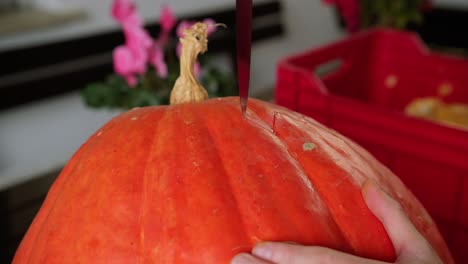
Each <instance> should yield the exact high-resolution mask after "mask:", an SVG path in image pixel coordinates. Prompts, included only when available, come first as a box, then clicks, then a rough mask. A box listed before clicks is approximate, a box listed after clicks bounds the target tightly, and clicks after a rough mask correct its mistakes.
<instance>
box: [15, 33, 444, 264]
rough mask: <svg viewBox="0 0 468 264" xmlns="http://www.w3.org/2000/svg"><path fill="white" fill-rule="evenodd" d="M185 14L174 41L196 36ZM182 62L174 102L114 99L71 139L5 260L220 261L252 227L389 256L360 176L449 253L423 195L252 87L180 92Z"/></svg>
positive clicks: (263, 233)
mask: <svg viewBox="0 0 468 264" xmlns="http://www.w3.org/2000/svg"><path fill="white" fill-rule="evenodd" d="M198 27H199V28H198V29H196V26H194V27H192V28H191V29H188V30H187V32H186V36H185V39H188V40H186V43H185V45H188V44H187V43H188V42H190V41H193V42H196V43H198V44H199V41H203V39H201V40H199V39H200V37H199V36H198V35H197V34H198V33H200V30H201V33H203V32H204V31H203V30H206V27H203V26H200V25H198ZM200 28H201V29H200ZM197 32H198V33H197ZM201 35H202V36H205V37H206V34H201ZM189 40H190V41H189ZM200 47H203V45H202V46H200ZM184 49H186V47H185V46H184ZM195 50H196V51H194V53H197V54H198V53H199V51H200V50H202V49H201V48H197V49H195ZM183 54H184V53H183ZM189 55H190V56H192V55H193V54H192V53H191V54H189ZM192 57H196V56H192ZM182 60H183V59H182ZM189 61H190V60H189ZM190 63H193V61H190ZM192 65H193V64H192ZM191 74H193V72H192V68H190V67H186V70H182V69H181V77H180V79H179V80H178V82H177V83H178V85H180V87H184V86H185V87H186V89H188V90H189V91H187V90H184V88H180V87H179V88H177V89H176V87H175V88H174V93H175V95H174V96H175V97H176V98H179V99H181V100H176V99H174V101H176V102H174V103H175V105H171V106H153V107H144V108H138V109H133V110H130V111H128V112H126V113H123V114H121V115H119V116H118V117H116V118H114V119H113V120H111V121H110V122H109V123H107V124H106V125H105V126H104V127H102V128H101V129H99V130H98V131H97V132H96V133H95V134H94V135H92V136H91V137H90V138H89V139H88V140H87V141H86V142H85V143H84V144H83V145H82V146H81V148H80V149H79V150H78V151H77V152H76V153H75V154H74V156H73V157H72V158H71V159H70V161H69V162H68V164H67V165H66V166H65V168H64V169H63V171H62V172H61V174H60V175H59V177H58V178H57V180H56V181H55V183H54V184H53V186H52V187H51V189H50V191H49V193H48V195H47V198H46V200H45V202H44V204H43V206H42V208H41V209H40V211H39V212H38V214H37V216H36V218H35V219H34V221H33V223H32V224H31V226H30V228H29V230H28V231H27V233H26V235H25V237H24V239H23V241H22V242H21V245H20V247H19V248H18V250H17V252H16V255H15V258H14V261H13V263H16V264H20V263H49V264H53V263H205V264H210V263H229V261H230V259H231V258H232V257H233V256H234V255H235V254H237V253H240V252H247V251H249V250H251V249H252V247H253V246H254V245H255V244H256V243H258V242H260V241H264V240H269V241H271V240H273V241H296V242H298V243H301V244H307V245H321V246H326V247H330V248H334V249H338V250H341V251H345V252H349V253H352V254H355V255H359V256H364V257H369V258H373V259H379V260H385V261H394V260H395V257H396V256H395V251H394V248H393V246H392V243H391V241H390V239H389V237H388V235H387V233H386V231H385V229H384V227H383V225H382V224H381V223H380V221H379V220H378V219H377V218H376V217H375V216H374V215H373V214H372V213H371V212H370V210H369V209H368V208H367V206H366V204H365V202H364V200H363V198H362V196H361V186H362V185H363V183H364V182H365V181H366V180H368V179H373V180H374V181H376V182H377V184H378V185H379V186H380V187H381V188H382V189H384V190H385V191H386V192H387V193H389V194H390V195H391V196H392V197H393V198H395V199H396V200H397V201H398V202H399V203H400V204H401V206H402V208H403V209H404V210H405V212H406V213H407V214H408V216H409V217H410V219H411V220H412V222H413V223H414V225H415V226H416V228H417V229H418V230H419V231H420V232H421V233H422V234H423V236H424V237H426V239H427V240H428V241H429V243H430V244H431V245H432V246H433V248H434V249H435V250H436V252H437V253H438V254H439V256H440V257H441V259H442V260H444V261H445V263H453V260H452V258H451V256H450V253H449V251H448V249H447V246H446V245H445V242H444V241H443V239H442V238H441V235H440V234H439V231H438V230H437V227H436V225H435V224H434V222H433V220H432V219H431V217H430V216H429V215H428V214H427V212H426V211H425V209H424V208H423V206H422V205H421V204H420V203H419V202H418V200H417V199H416V198H415V197H414V196H413V194H412V193H411V192H410V191H409V190H408V189H407V188H406V187H405V186H404V185H403V184H402V182H401V181H400V180H399V179H398V178H397V177H396V176H395V175H394V174H393V173H392V172H391V171H390V170H389V169H387V168H386V167H384V166H383V165H382V164H381V163H379V162H378V161H377V160H376V159H375V158H373V157H372V156H371V155H370V154H369V153H368V152H367V151H365V150H364V149H363V148H361V147H360V146H358V145H357V144H356V143H354V142H352V141H351V140H349V139H347V138H345V137H344V136H342V135H340V134H338V133H337V132H335V131H333V130H330V129H328V128H326V127H324V126H323V125H321V124H319V123H318V122H316V121H314V120H312V119H310V118H308V117H305V116H303V115H300V114H298V113H295V112H293V111H291V110H288V109H285V108H282V107H279V106H276V105H273V104H270V103H266V102H263V101H259V100H254V99H251V100H250V103H249V108H248V110H247V112H246V113H245V115H242V113H241V111H240V107H239V98H238V97H229V98H222V99H209V100H204V101H200V102H198V101H199V100H198V99H197V100H192V101H191V99H186V98H189V97H190V96H191V94H195V95H196V96H193V97H194V98H200V97H203V96H204V95H203V94H200V93H198V94H197V91H199V90H197V89H200V86H199V85H198V84H196V85H195V84H193V83H191V84H190V82H191V81H194V80H195V79H196V78H192V77H193V75H191ZM195 81H196V80H195ZM187 87H192V88H187ZM190 89H191V90H190ZM177 94H179V95H180V96H177ZM178 101H182V103H181V104H179V103H178ZM193 101H196V102H193Z"/></svg>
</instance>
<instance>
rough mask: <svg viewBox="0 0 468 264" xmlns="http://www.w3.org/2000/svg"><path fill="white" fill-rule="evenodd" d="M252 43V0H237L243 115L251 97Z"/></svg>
mask: <svg viewBox="0 0 468 264" xmlns="http://www.w3.org/2000/svg"><path fill="white" fill-rule="evenodd" d="M251 43H252V0H236V51H237V85H238V89H239V97H240V105H241V111H242V114H243V115H245V112H246V110H247V101H248V98H249V83H250V53H251V48H252V45H251Z"/></svg>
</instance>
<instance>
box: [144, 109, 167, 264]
mask: <svg viewBox="0 0 468 264" xmlns="http://www.w3.org/2000/svg"><path fill="white" fill-rule="evenodd" d="M159 109H160V110H159V111H162V115H161V116H158V120H157V121H156V122H153V120H152V119H153V118H150V120H148V121H147V122H152V123H153V124H154V125H153V126H155V127H154V128H153V133H154V136H153V137H152V139H151V142H150V143H148V146H149V148H150V150H149V153H148V156H147V158H146V160H145V165H144V169H143V191H142V194H141V202H140V213H139V215H138V226H139V243H140V246H141V247H140V248H141V250H143V251H145V250H146V248H145V244H146V243H145V242H146V241H145V228H144V224H143V216H144V213H145V212H146V211H147V210H145V208H146V206H147V200H148V199H147V196H148V193H150V192H148V187H151V186H152V183H153V181H152V179H153V177H149V175H148V174H149V173H148V165H150V161H151V158H152V157H153V152H154V149H155V148H154V145H155V142H157V140H156V139H157V138H158V136H159V135H158V133H157V131H158V129H159V127H160V123H161V120H164V117H165V115H167V112H168V110H167V109H168V108H159ZM142 255H143V254H142V252H137V256H138V257H137V263H143V262H144V260H143V259H142Z"/></svg>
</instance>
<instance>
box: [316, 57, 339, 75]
mask: <svg viewBox="0 0 468 264" xmlns="http://www.w3.org/2000/svg"><path fill="white" fill-rule="evenodd" d="M342 66H343V60H342V59H339V58H337V59H334V60H331V61H327V62H325V63H322V64H320V65H318V66H317V67H316V68H315V70H314V73H315V75H316V76H318V77H319V78H320V79H324V78H325V77H327V76H330V75H332V74H334V73H336V72H338V70H340V69H341V68H342Z"/></svg>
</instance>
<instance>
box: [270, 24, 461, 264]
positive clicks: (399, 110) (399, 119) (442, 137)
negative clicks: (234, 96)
mask: <svg viewBox="0 0 468 264" xmlns="http://www.w3.org/2000/svg"><path fill="white" fill-rule="evenodd" d="M327 68H328V70H327ZM324 70H326V73H325V74H324V73H323V72H324ZM318 71H322V73H321V75H320V77H319V74H318ZM444 87H445V88H444ZM447 87H448V88H449V89H451V90H452V92H451V94H449V95H447V96H446V97H445V98H444V100H445V101H448V102H450V101H457V102H464V103H468V60H465V59H461V58H456V57H449V56H444V55H438V54H434V53H431V52H429V51H428V49H427V48H426V47H425V46H424V45H423V44H422V42H421V41H420V39H419V38H418V36H417V35H415V34H412V33H407V32H400V31H393V30H385V29H379V30H374V31H368V32H363V33H360V34H356V35H354V36H352V37H349V38H347V39H344V40H341V41H338V42H335V43H332V44H330V45H327V46H325V47H321V48H318V49H313V50H310V51H307V52H304V53H302V54H299V55H294V56H291V57H288V58H285V59H284V60H282V61H281V62H280V63H279V65H278V72H277V83H276V96H275V100H276V102H277V103H278V104H280V105H283V106H286V107H288V108H290V109H293V110H295V111H298V112H300V113H303V114H305V115H308V116H311V117H313V118H315V119H316V120H317V121H319V122H322V123H324V124H325V125H327V126H329V127H331V128H333V129H336V130H337V131H339V132H341V133H342V134H344V135H346V136H348V137H349V138H351V139H354V140H355V141H357V142H358V143H360V144H361V145H362V146H363V147H365V148H367V150H369V151H370V152H371V153H373V154H374V155H375V156H376V158H378V159H379V160H380V161H381V162H382V163H384V164H385V165H387V166H388V167H389V168H390V169H392V170H393V171H394V172H395V174H397V175H398V176H399V177H400V178H401V179H402V180H403V182H405V184H406V185H407V186H408V187H409V188H410V189H411V190H412V191H413V192H414V194H415V195H416V196H417V197H418V198H419V199H420V200H421V202H422V203H423V204H424V206H425V207H426V208H427V210H428V211H429V213H430V214H431V215H432V216H433V217H434V219H435V220H436V221H437V223H438V225H439V228H440V231H441V233H442V235H443V236H444V237H445V239H446V241H447V244H448V245H449V247H450V249H451V251H452V253H453V256H454V257H455V259H456V262H457V263H468V255H467V253H466V252H467V251H468V130H462V129H456V128H451V127H445V126H442V125H439V124H436V123H432V122H430V121H425V120H420V119H416V118H412V117H408V116H406V115H405V114H404V107H405V106H406V105H407V104H408V103H409V102H410V101H411V100H412V99H414V98H416V97H423V96H437V95H438V93H439V92H440V89H447Z"/></svg>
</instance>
